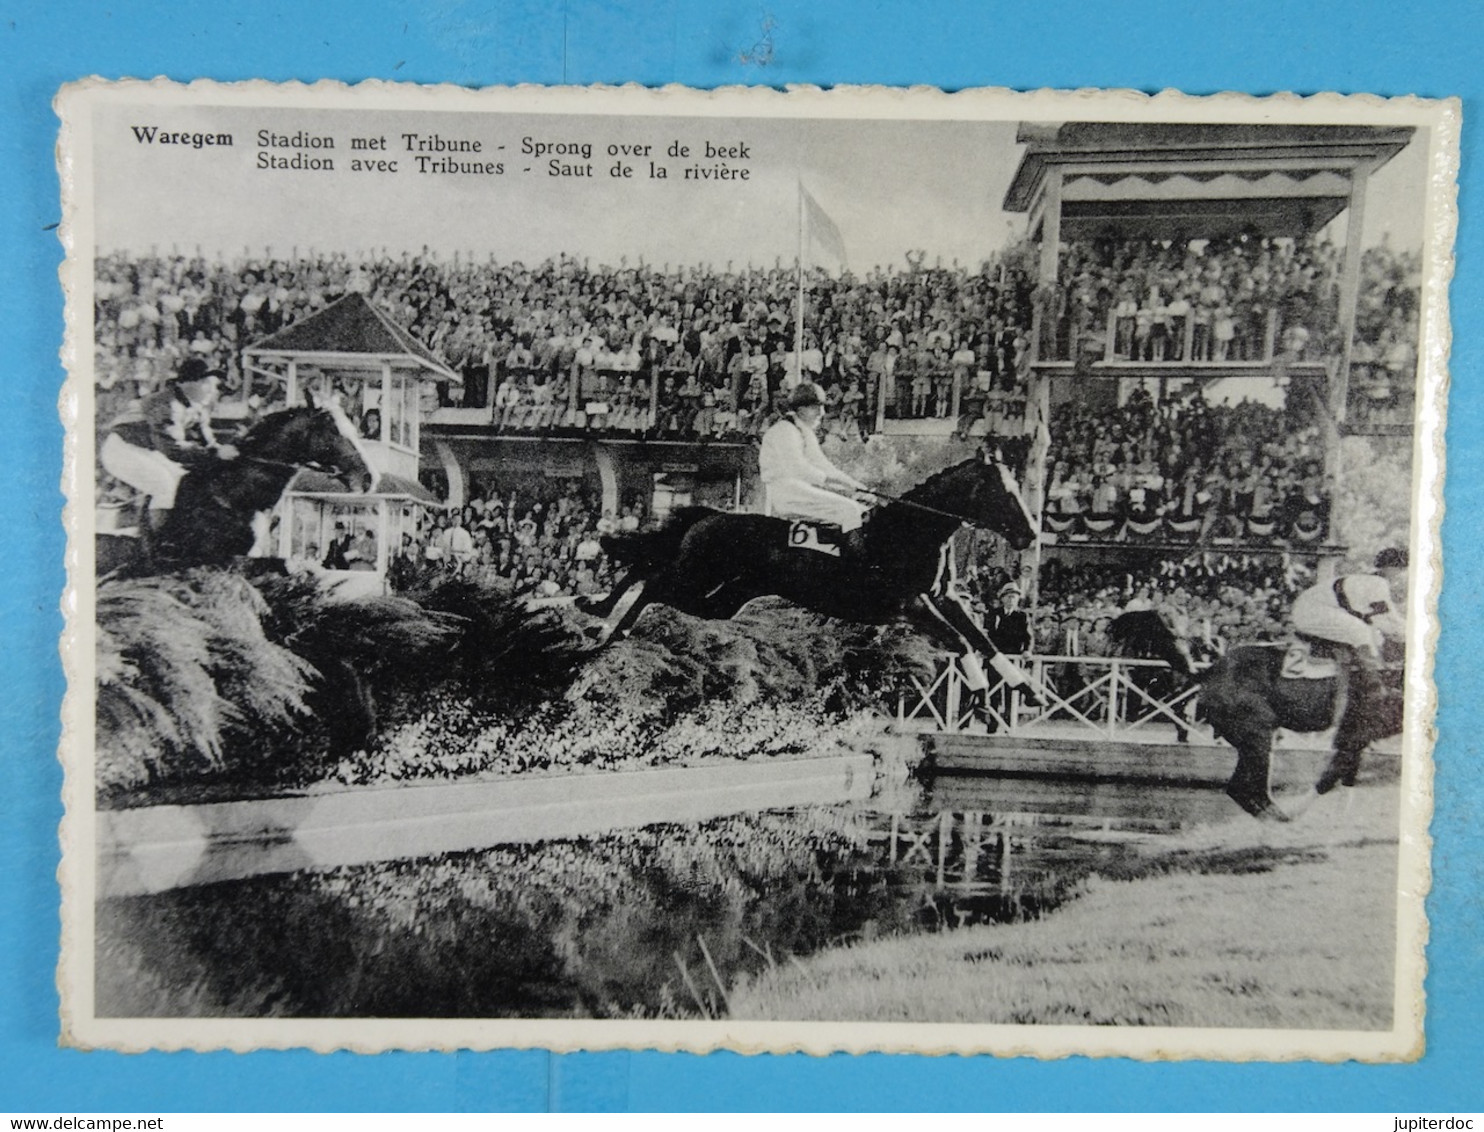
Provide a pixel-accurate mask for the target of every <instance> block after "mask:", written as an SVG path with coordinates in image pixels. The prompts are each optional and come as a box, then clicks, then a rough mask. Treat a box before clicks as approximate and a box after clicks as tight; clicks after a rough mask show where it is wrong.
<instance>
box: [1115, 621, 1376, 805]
mask: <svg viewBox="0 0 1484 1132" xmlns="http://www.w3.org/2000/svg"><path fill="white" fill-rule="evenodd" d="M1108 633H1109V636H1110V637H1111V638H1112V639H1113V640H1114V641H1115V643H1117V644H1119V645H1120V646H1122V647H1124V648H1125V649H1126V650H1127V651H1128V652H1130V653H1134V654H1139V655H1145V656H1152V657H1155V658H1157V659H1160V660H1164V661H1167V662H1168V663H1169V664H1170V667H1171V668H1173V669H1174V670H1175V671H1176V672H1178V673H1182V674H1184V675H1185V676H1187V677H1189V678H1191V679H1194V680H1196V681H1198V682H1199V683H1200V700H1199V711H1200V714H1201V715H1202V716H1204V717H1205V719H1206V721H1207V722H1208V723H1210V725H1211V729H1212V730H1213V731H1214V732H1216V735H1217V736H1218V737H1219V738H1222V739H1225V740H1226V741H1227V742H1228V743H1230V744H1231V745H1232V746H1233V747H1235V748H1236V749H1237V765H1236V769H1235V770H1233V772H1232V776H1231V779H1230V780H1229V781H1228V782H1227V785H1226V792H1227V794H1229V795H1230V796H1231V799H1232V800H1233V801H1234V802H1236V803H1237V805H1239V806H1241V807H1242V809H1244V810H1246V811H1247V812H1248V813H1250V814H1252V815H1254V816H1255V817H1259V818H1263V819H1269V820H1276V821H1287V820H1288V814H1286V813H1285V812H1284V811H1283V810H1282V809H1281V808H1280V807H1279V806H1278V805H1277V804H1276V803H1275V802H1274V801H1273V796H1272V793H1271V775H1272V762H1273V733H1274V732H1275V731H1277V729H1278V728H1280V727H1282V728H1285V729H1287V730H1289V731H1299V732H1309V733H1313V732H1316V731H1327V730H1329V729H1330V728H1331V727H1333V726H1334V725H1335V717H1336V714H1337V712H1338V711H1340V710H1341V709H1342V704H1341V702H1340V701H1341V694H1340V688H1339V684H1340V679H1339V677H1330V678H1327V679H1290V678H1286V677H1285V676H1284V675H1283V658H1284V653H1285V646H1284V645H1240V646H1237V647H1236V648H1232V649H1229V650H1228V651H1227V653H1226V654H1225V655H1224V656H1222V657H1221V658H1220V659H1218V660H1217V661H1216V662H1215V663H1213V664H1212V665H1211V666H1210V667H1209V668H1206V669H1204V670H1202V671H1195V670H1194V668H1193V666H1192V664H1191V660H1190V653H1189V650H1188V649H1187V648H1186V647H1185V644H1184V642H1183V641H1181V640H1179V639H1178V638H1177V637H1176V636H1175V635H1174V633H1173V632H1171V630H1170V628H1169V626H1168V625H1166V624H1165V622H1164V619H1163V618H1162V617H1160V615H1159V614H1158V613H1155V612H1153V611H1140V612H1137V613H1125V614H1123V616H1121V617H1119V618H1116V619H1115V620H1114V622H1113V624H1112V625H1110V626H1109V630H1108ZM1349 695H1351V696H1358V695H1364V696H1365V702H1364V703H1363V704H1362V705H1361V707H1360V710H1358V711H1355V712H1346V713H1345V716H1346V718H1345V720H1344V723H1343V725H1342V726H1341V727H1340V729H1339V731H1338V732H1337V733H1336V735H1335V750H1334V754H1333V756H1332V757H1331V758H1330V760H1329V764H1328V765H1327V766H1326V767H1325V769H1324V771H1323V772H1322V773H1321V774H1320V776H1319V779H1318V781H1317V782H1316V783H1315V784H1314V790H1315V793H1317V794H1327V793H1329V792H1330V791H1331V790H1333V789H1334V788H1335V787H1336V786H1340V785H1344V786H1353V785H1354V784H1355V776H1356V773H1357V772H1358V771H1359V769H1360V759H1361V755H1362V754H1363V753H1364V752H1365V749H1366V748H1367V747H1368V746H1370V745H1371V744H1372V743H1374V742H1376V741H1377V740H1378V739H1384V738H1386V737H1388V736H1391V735H1396V734H1399V733H1400V732H1401V729H1402V693H1401V690H1400V688H1399V687H1389V686H1381V685H1380V684H1379V683H1378V682H1374V681H1371V682H1368V681H1363V680H1357V679H1356V678H1355V677H1354V676H1353V675H1352V677H1351V679H1350V690H1349Z"/></svg>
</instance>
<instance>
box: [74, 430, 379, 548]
mask: <svg viewBox="0 0 1484 1132" xmlns="http://www.w3.org/2000/svg"><path fill="white" fill-rule="evenodd" d="M304 468H312V469H315V470H317V471H323V472H325V473H327V474H329V475H332V476H335V477H336V478H337V479H339V480H340V482H341V483H343V484H344V485H345V487H346V490H347V491H365V490H366V489H367V488H368V487H369V486H370V479H371V472H370V469H369V468H368V467H367V466H366V461H365V460H364V459H363V458H362V456H361V454H360V452H359V450H357V448H356V446H355V443H354V442H353V441H352V440H351V439H350V438H349V436H348V435H347V433H346V428H345V426H344V423H343V422H342V421H340V420H338V419H337V418H336V415H335V414H334V413H332V412H331V411H330V410H328V409H317V408H311V407H307V406H306V407H301V408H297V409H285V410H283V411H282V412H277V413H272V414H270V415H268V416H266V417H264V418H263V419H262V420H260V421H258V422H257V423H256V424H255V425H253V426H252V428H250V429H249V430H248V431H247V433H246V435H244V436H243V438H242V440H241V441H240V442H239V443H238V445H237V455H236V457H235V458H233V459H230V460H217V459H208V460H205V461H203V462H201V463H200V464H199V465H198V466H196V467H195V468H193V469H192V470H190V471H188V472H187V473H186V475H185V476H184V478H182V479H181V481H180V487H179V489H178V490H177V491H176V494H175V507H174V509H173V510H172V511H171V512H170V514H169V517H168V518H167V519H166V520H165V522H164V524H163V525H162V526H161V527H160V529H159V530H158V531H156V532H155V533H154V534H153V535H152V536H150V537H149V538H148V540H147V541H148V543H149V546H148V549H147V552H146V553H144V554H141V548H140V547H139V545H138V544H139V543H140V541H141V540H140V539H134V538H131V539H122V538H119V537H118V536H112V535H100V536H99V538H98V569H99V572H100V573H106V572H107V571H108V570H109V569H110V568H111V566H114V565H127V566H128V567H129V568H131V569H133V570H135V571H148V572H161V571H165V570H179V569H184V568H188V567H192V566H225V565H227V564H228V563H230V562H232V561H233V560H234V559H237V558H240V557H242V556H243V555H245V554H247V553H248V552H249V551H250V550H251V549H252V547H253V542H254V541H255V532H254V530H253V520H254V519H255V518H257V516H258V515H260V514H261V513H263V512H264V511H267V510H268V509H270V508H271V507H273V506H274V505H275V504H277V502H278V501H279V499H280V498H281V497H282V496H283V493H284V489H285V488H287V487H288V485H289V481H290V480H292V479H293V478H294V476H295V474H296V473H298V472H299V471H300V470H301V469H304ZM124 544H128V545H124Z"/></svg>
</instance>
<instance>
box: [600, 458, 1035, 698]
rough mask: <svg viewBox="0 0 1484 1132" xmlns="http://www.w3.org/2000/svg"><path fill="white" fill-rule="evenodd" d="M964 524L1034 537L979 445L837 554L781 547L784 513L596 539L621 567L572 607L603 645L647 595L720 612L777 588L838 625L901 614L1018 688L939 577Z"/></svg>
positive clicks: (1011, 482) (695, 521) (703, 513)
mask: <svg viewBox="0 0 1484 1132" xmlns="http://www.w3.org/2000/svg"><path fill="white" fill-rule="evenodd" d="M964 524H969V525H972V526H976V527H987V528H989V529H990V530H992V531H994V532H996V533H997V534H999V535H1000V536H1001V537H1003V538H1004V539H1006V540H1007V541H1008V542H1009V543H1010V545H1011V546H1013V547H1014V548H1015V549H1017V550H1023V549H1025V548H1026V547H1027V546H1029V545H1030V544H1031V541H1032V539H1034V537H1035V526H1034V524H1033V523H1032V521H1031V518H1030V514H1029V513H1028V512H1027V510H1026V508H1025V504H1024V503H1023V501H1022V500H1021V498H1020V488H1019V486H1018V485H1017V484H1016V482H1015V479H1014V477H1013V476H1012V475H1011V473H1010V471H1009V469H1008V468H1006V467H1005V466H1004V465H1003V464H1002V463H1000V462H999V461H998V459H996V458H995V457H994V456H992V455H991V454H989V453H988V452H986V453H983V454H981V455H979V456H975V457H973V458H970V459H968V460H965V461H963V462H962V463H959V464H956V465H954V466H953V467H950V468H947V469H945V470H943V471H941V472H938V473H937V474H936V475H934V476H932V477H930V478H929V479H927V480H926V481H924V482H923V483H921V484H919V485H917V486H916V487H914V488H912V489H911V490H909V491H908V492H907V493H906V494H905V495H903V496H902V497H901V498H900V499H897V500H892V501H891V502H888V503H886V504H884V505H883V506H881V507H880V508H879V509H878V510H877V511H876V512H875V513H874V514H873V515H872V517H871V518H870V520H869V521H868V522H867V523H866V524H865V525H864V526H863V527H861V528H860V530H859V531H857V532H852V533H851V535H850V536H849V537H847V538H846V539H845V540H844V541H843V542H842V544H841V547H840V552H839V554H838V555H833V554H829V553H824V552H821V551H818V550H812V549H805V548H800V547H798V546H794V545H790V531H791V530H793V529H794V524H793V523H791V522H790V521H789V520H788V519H782V518H773V517H770V516H767V515H759V514H748V513H733V512H724V511H716V510H713V509H711V508H706V507H686V508H681V509H679V510H678V511H677V512H676V514H675V515H674V517H673V518H672V519H671V521H670V522H669V523H668V524H667V525H666V526H664V527H663V528H661V529H660V530H657V531H644V532H635V533H630V534H619V535H608V536H605V537H604V539H603V546H604V549H605V550H606V551H607V553H608V554H609V556H610V557H612V558H613V559H614V560H615V561H617V562H619V563H621V564H623V565H625V566H627V567H628V572H627V573H626V574H625V576H624V577H623V579H622V581H620V582H619V584H618V585H616V586H615V587H614V588H613V590H612V592H610V593H609V594H608V595H607V597H606V598H604V599H603V600H601V601H582V602H581V603H580V608H582V609H584V610H585V611H587V612H588V613H590V614H593V615H594V616H597V617H603V618H610V619H611V620H609V622H608V624H607V625H606V626H605V627H604V630H603V632H602V635H601V637H600V639H599V644H600V646H601V645H603V644H606V643H608V642H609V641H611V640H614V639H617V638H619V637H622V636H623V635H624V634H625V633H627V632H628V631H629V630H630V629H631V628H632V627H633V625H634V622H635V621H636V620H638V618H639V615H640V614H641V613H642V612H643V611H644V609H645V608H646V607H648V606H649V605H652V604H655V603H657V602H658V603H661V604H664V605H668V606H671V607H672V608H674V609H678V610H680V611H681V612H683V613H688V614H690V615H692V616H694V617H704V618H709V619H713V620H724V619H726V618H729V617H731V616H733V615H734V614H735V613H737V611H738V610H740V609H741V608H742V607H743V606H744V605H745V604H747V602H749V601H751V600H752V599H753V598H757V597H764V596H776V597H781V598H784V599H785V600H788V601H791V602H793V603H794V604H796V605H799V606H802V607H803V608H805V609H809V610H812V611H813V612H815V613H822V614H824V615H826V616H828V617H836V618H839V619H841V620H844V621H855V622H865V623H871V624H884V623H886V622H890V621H894V620H906V621H907V622H909V623H910V624H912V625H914V626H915V627H917V628H918V629H920V630H921V631H923V632H924V633H926V634H928V635H929V636H930V637H931V638H932V639H934V640H936V641H938V642H939V643H940V644H942V645H943V646H945V647H946V648H948V649H950V650H952V651H954V652H958V653H960V654H963V655H969V654H971V653H981V654H983V655H984V656H986V657H988V658H990V662H991V664H992V665H994V666H995V668H996V670H997V671H999V672H1000V673H1001V675H1002V676H1004V677H1005V679H1006V681H1007V682H1008V683H1010V684H1012V685H1018V684H1023V683H1024V680H1025V678H1024V676H1023V675H1022V674H1021V673H1019V672H1018V671H1017V670H1016V669H1015V668H1014V667H1013V666H1012V665H1010V664H1009V663H1008V661H1006V660H1005V659H1004V658H1003V657H1001V656H1000V654H999V650H998V649H997V648H996V647H995V645H994V643H993V642H992V641H990V639H989V638H988V637H987V636H986V635H985V633H984V630H983V629H982V628H980V626H979V625H978V623H977V622H976V621H975V620H974V618H973V616H972V615H971V614H970V613H969V610H968V609H967V608H966V607H965V605H964V604H963V601H962V600H961V599H960V598H959V596H958V595H957V594H956V593H954V592H953V587H952V586H951V585H943V584H942V583H941V582H940V576H941V574H942V573H943V571H944V570H945V568H946V567H945V564H944V561H943V558H944V548H945V546H946V544H947V542H948V540H949V539H950V538H951V537H952V536H953V534H954V532H956V531H957V530H958V529H959V528H960V527H962V526H963V525H964ZM631 593H634V594H635V596H634V597H633V598H632V600H631V603H630V604H629V605H628V607H627V608H626V609H623V611H622V612H621V613H618V614H617V615H616V616H615V611H616V610H618V609H619V607H620V605H621V603H622V602H623V600H624V599H625V598H626V597H628V596H629V595H630V594H631ZM1027 691H1028V693H1029V694H1033V693H1034V690H1033V689H1027Z"/></svg>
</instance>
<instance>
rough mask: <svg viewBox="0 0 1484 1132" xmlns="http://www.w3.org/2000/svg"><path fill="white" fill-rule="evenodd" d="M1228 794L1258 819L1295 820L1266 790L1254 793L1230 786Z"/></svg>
mask: <svg viewBox="0 0 1484 1132" xmlns="http://www.w3.org/2000/svg"><path fill="white" fill-rule="evenodd" d="M1226 796H1227V797H1228V798H1230V799H1231V800H1232V801H1233V802H1235V803H1236V804H1237V805H1239V806H1241V807H1242V809H1244V810H1246V811H1247V812H1248V813H1249V814H1251V815H1252V816H1253V817H1255V818H1256V819H1257V820H1258V821H1274V822H1286V821H1292V820H1293V819H1292V818H1290V817H1289V816H1288V815H1287V814H1286V813H1284V812H1283V810H1281V809H1280V808H1279V807H1278V804H1277V803H1276V802H1274V801H1273V799H1272V798H1270V797H1269V796H1268V795H1267V793H1266V792H1264V793H1256V794H1253V793H1248V792H1247V791H1245V790H1240V789H1236V790H1234V789H1232V788H1231V787H1228V788H1227V791H1226Z"/></svg>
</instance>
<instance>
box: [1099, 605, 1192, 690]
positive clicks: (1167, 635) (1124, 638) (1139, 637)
mask: <svg viewBox="0 0 1484 1132" xmlns="http://www.w3.org/2000/svg"><path fill="white" fill-rule="evenodd" d="M1108 639H1109V640H1110V641H1111V642H1112V643H1113V645H1114V646H1115V647H1116V648H1117V649H1118V650H1119V651H1120V652H1122V653H1123V655H1125V656H1138V657H1146V658H1149V659H1153V660H1162V661H1164V662H1165V663H1166V664H1168V665H1169V666H1170V667H1171V668H1173V669H1174V670H1175V671H1176V672H1179V673H1180V674H1182V675H1184V676H1189V677H1192V678H1194V679H1199V678H1200V674H1199V673H1197V672H1196V670H1195V666H1194V664H1193V663H1192V662H1191V658H1190V649H1189V647H1188V646H1187V645H1186V644H1185V642H1184V641H1182V640H1181V639H1180V638H1179V637H1177V636H1175V632H1174V630H1173V629H1171V628H1170V626H1169V625H1168V623H1166V621H1165V619H1164V618H1163V617H1162V616H1160V614H1159V613H1157V612H1156V611H1155V610H1152V609H1138V610H1134V611H1132V612H1130V613H1123V614H1120V615H1119V616H1117V617H1115V618H1114V619H1113V621H1112V622H1111V623H1110V624H1109V625H1108Z"/></svg>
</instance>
